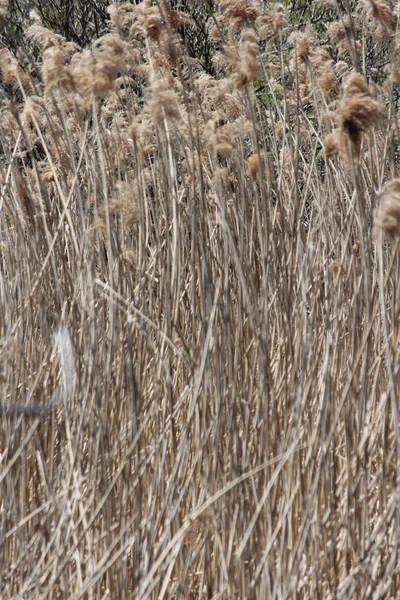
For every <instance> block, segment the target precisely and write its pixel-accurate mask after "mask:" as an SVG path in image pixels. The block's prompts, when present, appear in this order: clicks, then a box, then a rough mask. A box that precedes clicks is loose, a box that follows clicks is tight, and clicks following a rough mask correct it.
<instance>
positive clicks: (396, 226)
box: [374, 179, 400, 240]
mask: <svg viewBox="0 0 400 600" xmlns="http://www.w3.org/2000/svg"><path fill="white" fill-rule="evenodd" d="M374 227H375V233H376V234H378V232H379V230H381V231H382V232H383V235H384V237H385V238H386V239H389V240H393V239H395V238H398V237H400V179H392V180H391V181H388V182H387V183H386V184H385V185H384V186H383V188H382V190H381V191H380V193H379V208H378V209H377V210H376V212H375V220H374Z"/></svg>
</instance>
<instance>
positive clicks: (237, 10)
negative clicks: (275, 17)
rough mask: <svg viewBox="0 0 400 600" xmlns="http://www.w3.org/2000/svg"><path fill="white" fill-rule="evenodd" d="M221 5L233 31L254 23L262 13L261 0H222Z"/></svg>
mask: <svg viewBox="0 0 400 600" xmlns="http://www.w3.org/2000/svg"><path fill="white" fill-rule="evenodd" d="M220 7H221V9H222V10H223V15H224V19H225V21H226V22H227V25H228V27H229V29H230V30H231V31H239V30H240V29H241V28H242V27H243V26H244V25H250V24H252V23H254V22H255V20H256V19H257V17H258V16H259V14H260V5H259V2H256V1H255V0H221V2H220Z"/></svg>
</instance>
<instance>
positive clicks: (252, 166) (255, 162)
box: [247, 154, 260, 181]
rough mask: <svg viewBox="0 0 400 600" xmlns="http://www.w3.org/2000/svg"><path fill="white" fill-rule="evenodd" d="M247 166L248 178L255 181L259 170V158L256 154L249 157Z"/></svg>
mask: <svg viewBox="0 0 400 600" xmlns="http://www.w3.org/2000/svg"><path fill="white" fill-rule="evenodd" d="M247 166H248V169H249V175H250V179H252V180H253V181H255V180H256V179H257V176H258V172H259V170H260V159H259V156H258V154H252V155H251V156H250V157H249V159H248V161H247Z"/></svg>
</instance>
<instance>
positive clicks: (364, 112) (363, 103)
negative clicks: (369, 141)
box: [325, 73, 382, 163]
mask: <svg viewBox="0 0 400 600" xmlns="http://www.w3.org/2000/svg"><path fill="white" fill-rule="evenodd" d="M343 87H344V94H343V99H342V101H341V104H340V106H339V108H338V110H337V111H336V113H334V114H333V115H332V118H333V121H334V122H335V123H336V125H337V129H336V130H335V131H334V132H333V133H332V134H331V135H329V136H327V137H326V138H325V155H326V157H328V158H329V157H330V156H333V155H335V154H340V155H342V156H343V157H344V158H345V159H346V160H347V161H348V160H349V158H350V156H349V152H350V151H351V154H352V156H353V160H354V161H355V163H358V162H359V160H360V153H361V143H362V137H363V134H365V133H367V132H368V131H369V130H370V129H372V128H373V127H374V126H375V125H377V124H378V123H379V121H380V120H381V118H382V106H381V104H380V102H378V101H377V100H376V99H375V98H374V96H373V94H372V91H371V89H370V87H369V86H368V84H367V82H366V81H365V79H364V77H363V76H362V75H360V74H359V73H351V74H350V75H349V76H348V77H347V79H346V80H345V83H344V86H343ZM349 144H350V146H349Z"/></svg>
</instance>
